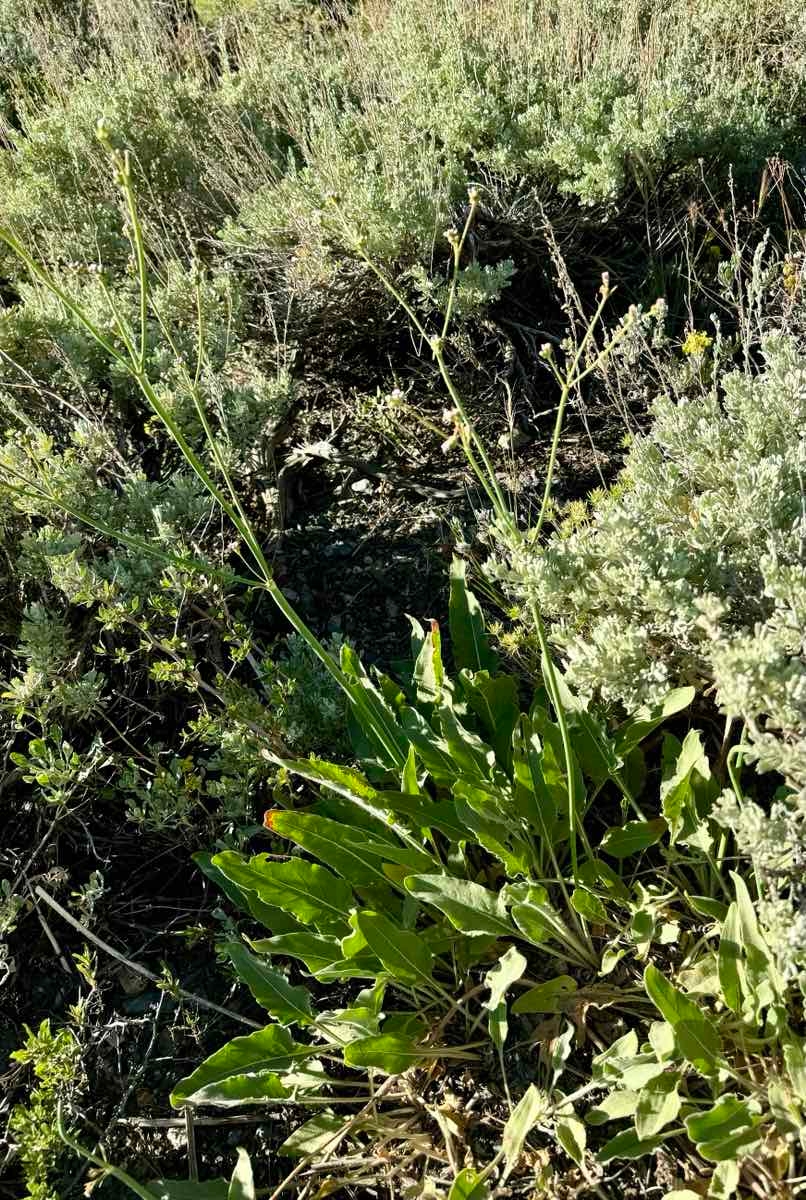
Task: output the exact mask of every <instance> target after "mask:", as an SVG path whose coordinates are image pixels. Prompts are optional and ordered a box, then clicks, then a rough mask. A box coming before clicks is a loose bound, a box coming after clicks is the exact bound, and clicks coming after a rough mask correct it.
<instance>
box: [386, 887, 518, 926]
mask: <svg viewBox="0 0 806 1200" xmlns="http://www.w3.org/2000/svg"><path fill="white" fill-rule="evenodd" d="M406 890H407V891H408V892H409V893H410V894H411V895H412V896H414V897H416V899H417V900H421V901H422V902H423V904H430V905H432V906H433V907H434V908H438V909H439V911H440V912H441V913H444V914H445V916H446V917H447V918H448V920H449V921H450V923H451V924H452V925H453V926H454V928H455V929H459V930H460V931H461V932H462V933H470V934H489V935H491V936H492V937H512V934H513V932H514V930H513V927H512V923H511V922H510V920H509V918H508V916H507V910H506V904H505V903H504V900H503V899H502V897H501V895H500V894H499V893H497V892H491V891H490V890H489V889H488V888H485V887H482V886H481V884H479V883H473V882H471V881H470V880H469V879H456V878H454V877H453V876H452V875H430V874H429V875H410V876H409V877H408V879H406Z"/></svg>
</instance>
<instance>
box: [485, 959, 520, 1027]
mask: <svg viewBox="0 0 806 1200" xmlns="http://www.w3.org/2000/svg"><path fill="white" fill-rule="evenodd" d="M527 966H528V964H527V962H526V959H525V957H524V956H523V955H522V954H521V952H520V950H518V949H517V948H516V947H515V946H510V947H509V949H508V950H507V951H506V952H505V953H504V954H502V955H501V957H500V958H499V960H498V962H497V963H496V964H495V966H494V967H491V968H490V970H489V971H488V972H487V974H486V975H485V976H484V983H485V986H486V987H488V988H489V989H490V994H489V996H488V997H487V999H486V1000H485V1001H484V1007H485V1008H486V1009H489V1010H490V1011H491V1012H492V1011H493V1010H494V1009H496V1008H498V1005H499V1004H500V1003H501V1001H502V1000H503V999H504V998H505V996H506V994H507V992H508V991H509V989H510V988H511V987H512V985H513V983H517V981H518V980H519V979H520V978H521V976H522V975H523V973H524V971H525V970H526V967H527Z"/></svg>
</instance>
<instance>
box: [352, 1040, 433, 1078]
mask: <svg viewBox="0 0 806 1200" xmlns="http://www.w3.org/2000/svg"><path fill="white" fill-rule="evenodd" d="M428 1055H429V1052H428V1049H426V1048H425V1047H423V1046H418V1044H417V1043H416V1041H415V1040H414V1038H410V1037H406V1035H405V1034H402V1033H380V1034H377V1035H376V1036H375V1037H368V1038H359V1040H358V1041H356V1042H351V1043H350V1045H349V1046H345V1048H344V1061H345V1063H346V1064H347V1065H348V1066H349V1067H377V1068H378V1070H380V1071H384V1072H385V1073H386V1074H387V1075H402V1074H403V1072H404V1071H408V1069H409V1067H415V1066H417V1065H418V1064H419V1063H421V1062H423V1061H424V1060H425V1059H426V1058H427V1057H428Z"/></svg>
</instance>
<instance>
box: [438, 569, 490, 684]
mask: <svg viewBox="0 0 806 1200" xmlns="http://www.w3.org/2000/svg"><path fill="white" fill-rule="evenodd" d="M448 621H449V626H450V631H451V647H452V649H453V661H454V663H455V664H456V668H457V670H463V669H464V668H467V670H469V671H494V670H495V668H496V665H497V659H496V657H495V655H494V654H493V652H492V651H491V650H490V647H489V645H488V642H487V636H486V634H485V632H484V615H483V613H482V611H481V606H480V605H479V602H478V600H477V599H476V597H475V596H474V595H473V593H472V592H471V591H470V589H469V588H468V586H467V567H466V565H465V563H464V561H463V559H461V558H454V559H453V562H452V563H451V590H450V599H449V603H448Z"/></svg>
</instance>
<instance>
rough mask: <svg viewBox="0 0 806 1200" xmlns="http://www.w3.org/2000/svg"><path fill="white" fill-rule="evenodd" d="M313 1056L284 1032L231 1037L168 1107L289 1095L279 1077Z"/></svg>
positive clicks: (178, 1087) (276, 1030)
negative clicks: (296, 1064)
mask: <svg viewBox="0 0 806 1200" xmlns="http://www.w3.org/2000/svg"><path fill="white" fill-rule="evenodd" d="M313 1054H314V1050H313V1048H311V1047H310V1046H300V1045H298V1044H297V1043H296V1042H294V1041H293V1040H292V1038H291V1035H290V1034H289V1033H288V1032H287V1030H285V1029H283V1028H282V1027H281V1026H279V1025H267V1026H266V1028H265V1029H257V1030H255V1032H254V1033H249V1034H247V1035H246V1036H245V1037H236V1038H233V1039H232V1041H231V1042H227V1044H226V1045H225V1046H222V1048H221V1049H220V1050H217V1051H216V1052H215V1054H212V1055H211V1056H210V1057H209V1058H208V1059H205V1061H204V1062H203V1063H202V1064H201V1066H200V1067H197V1068H196V1070H195V1071H194V1072H193V1074H192V1075H189V1076H188V1077H187V1079H183V1080H182V1081H181V1083H178V1084H177V1085H176V1087H175V1088H174V1090H173V1092H172V1093H171V1104H172V1105H173V1106H174V1108H181V1106H182V1105H183V1104H219V1105H224V1106H226V1105H230V1104H248V1103H258V1102H265V1101H267V1100H276V1099H278V1098H281V1097H284V1096H286V1095H288V1091H287V1089H286V1087H285V1086H284V1085H283V1083H282V1080H281V1078H280V1076H281V1075H282V1074H283V1072H285V1071H289V1070H291V1068H292V1067H293V1066H294V1064H295V1063H297V1062H304V1061H305V1059H307V1058H310V1057H311V1056H312V1055H313Z"/></svg>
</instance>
